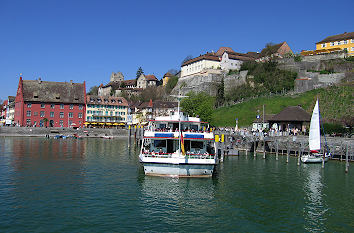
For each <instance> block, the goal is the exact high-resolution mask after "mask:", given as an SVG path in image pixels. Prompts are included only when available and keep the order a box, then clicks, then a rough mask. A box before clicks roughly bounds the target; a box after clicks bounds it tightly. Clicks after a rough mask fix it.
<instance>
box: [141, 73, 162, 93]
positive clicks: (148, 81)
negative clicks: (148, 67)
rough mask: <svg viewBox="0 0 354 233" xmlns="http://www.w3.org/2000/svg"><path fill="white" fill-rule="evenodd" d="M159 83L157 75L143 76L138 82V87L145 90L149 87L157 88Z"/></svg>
mask: <svg viewBox="0 0 354 233" xmlns="http://www.w3.org/2000/svg"><path fill="white" fill-rule="evenodd" d="M157 82H158V79H157V78H156V77H155V75H153V74H151V75H145V74H141V75H140V76H139V78H138V79H137V80H136V87H137V88H142V89H145V88H147V87H156V86H157Z"/></svg>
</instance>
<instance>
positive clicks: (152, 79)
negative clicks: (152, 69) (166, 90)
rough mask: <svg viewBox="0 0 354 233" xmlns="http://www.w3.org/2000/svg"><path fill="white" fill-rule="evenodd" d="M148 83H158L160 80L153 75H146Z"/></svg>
mask: <svg viewBox="0 0 354 233" xmlns="http://www.w3.org/2000/svg"><path fill="white" fill-rule="evenodd" d="M144 76H145V79H146V80H147V81H158V79H157V78H156V77H155V75H153V74H149V75H144Z"/></svg>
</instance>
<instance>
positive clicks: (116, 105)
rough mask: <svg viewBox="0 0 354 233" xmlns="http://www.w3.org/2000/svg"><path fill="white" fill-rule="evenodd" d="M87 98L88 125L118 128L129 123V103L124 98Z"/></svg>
mask: <svg viewBox="0 0 354 233" xmlns="http://www.w3.org/2000/svg"><path fill="white" fill-rule="evenodd" d="M86 98H87V100H86V123H85V124H86V125H101V126H117V125H124V124H125V123H126V122H127V115H128V102H127V100H126V99H124V98H123V97H113V96H109V97H104V96H90V95H88V96H87V97H86Z"/></svg>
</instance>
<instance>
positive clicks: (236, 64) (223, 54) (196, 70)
mask: <svg viewBox="0 0 354 233" xmlns="http://www.w3.org/2000/svg"><path fill="white" fill-rule="evenodd" d="M256 57H257V53H252V52H249V53H246V54H243V53H236V52H234V51H233V50H232V49H231V48H230V47H221V48H220V49H219V50H218V51H217V52H216V53H214V52H211V53H206V54H203V55H200V56H199V57H196V58H193V59H190V60H188V61H186V62H184V63H183V64H182V66H181V78H183V77H187V76H190V75H196V74H200V75H203V74H208V73H218V72H215V70H219V71H220V72H219V73H221V71H229V70H239V69H240V67H241V64H242V63H243V62H244V61H251V60H255V58H256Z"/></svg>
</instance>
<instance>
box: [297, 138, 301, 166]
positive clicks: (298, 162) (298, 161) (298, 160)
mask: <svg viewBox="0 0 354 233" xmlns="http://www.w3.org/2000/svg"><path fill="white" fill-rule="evenodd" d="M301 147H302V145H301V143H300V146H299V155H298V156H297V165H298V166H299V165H300V157H301V152H300V151H301Z"/></svg>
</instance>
